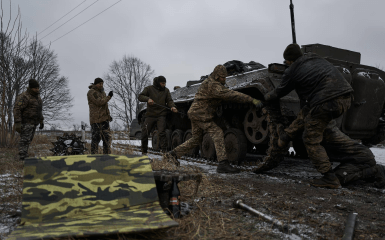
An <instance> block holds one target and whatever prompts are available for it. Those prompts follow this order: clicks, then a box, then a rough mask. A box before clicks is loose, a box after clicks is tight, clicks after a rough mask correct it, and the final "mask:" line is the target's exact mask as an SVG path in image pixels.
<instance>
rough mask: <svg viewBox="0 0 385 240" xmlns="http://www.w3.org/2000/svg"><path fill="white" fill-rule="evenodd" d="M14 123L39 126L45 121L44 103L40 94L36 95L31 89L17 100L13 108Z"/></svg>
mask: <svg viewBox="0 0 385 240" xmlns="http://www.w3.org/2000/svg"><path fill="white" fill-rule="evenodd" d="M13 116H14V122H15V123H19V122H21V123H22V124H26V123H27V124H35V125H37V124H39V123H41V122H43V121H44V117H43V101H42V100H41V98H40V94H35V93H33V92H32V90H30V89H29V88H28V89H27V91H25V92H23V93H22V94H20V95H19V96H18V97H17V98H16V102H15V107H14V108H13Z"/></svg>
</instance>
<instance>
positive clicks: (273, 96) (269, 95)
mask: <svg viewBox="0 0 385 240" xmlns="http://www.w3.org/2000/svg"><path fill="white" fill-rule="evenodd" d="M263 97H264V98H265V101H273V100H275V99H277V94H276V93H275V90H273V91H271V92H268V93H266V94H265V95H264V96H263Z"/></svg>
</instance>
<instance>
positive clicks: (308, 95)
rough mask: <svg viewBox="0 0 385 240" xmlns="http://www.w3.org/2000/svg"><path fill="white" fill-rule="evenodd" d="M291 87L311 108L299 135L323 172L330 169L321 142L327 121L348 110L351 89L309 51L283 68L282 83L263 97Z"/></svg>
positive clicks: (283, 92) (272, 96) (281, 93)
mask: <svg viewBox="0 0 385 240" xmlns="http://www.w3.org/2000/svg"><path fill="white" fill-rule="evenodd" d="M292 90H295V91H296V92H297V94H298V96H299V98H300V100H301V102H306V104H307V105H308V106H309V107H310V111H309V113H308V114H307V115H306V116H304V132H303V136H302V138H303V142H304V144H305V147H306V150H307V152H308V155H309V158H310V159H311V161H312V162H313V164H314V165H315V167H316V169H317V170H318V171H319V172H320V173H322V174H325V173H327V172H328V171H329V170H331V164H330V162H329V158H328V155H327V154H326V151H325V149H324V147H322V146H321V144H320V143H321V142H322V139H323V133H324V130H325V128H326V126H328V124H329V123H330V121H332V120H333V119H336V118H338V117H339V116H341V115H342V114H343V113H344V112H346V111H347V110H348V109H349V107H350V104H351V101H352V97H351V93H352V92H353V89H352V87H351V86H350V84H349V83H348V82H347V81H346V80H345V78H344V77H343V76H342V74H341V73H340V72H339V71H338V69H336V68H335V67H334V66H333V65H332V64H331V63H329V62H328V61H327V60H325V59H323V58H322V57H319V56H318V55H316V54H313V53H310V54H306V55H304V56H301V57H299V58H298V59H297V60H295V61H294V63H293V64H292V65H291V66H290V67H289V68H287V69H286V70H285V73H284V75H283V76H282V81H281V84H280V85H279V86H278V87H277V88H276V89H274V90H273V91H272V92H270V93H268V94H266V96H265V100H267V101H271V100H274V99H279V98H281V97H283V96H285V95H287V94H288V93H290V92H291V91H292Z"/></svg>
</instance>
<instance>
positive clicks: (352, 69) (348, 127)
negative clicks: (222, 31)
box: [138, 44, 385, 171]
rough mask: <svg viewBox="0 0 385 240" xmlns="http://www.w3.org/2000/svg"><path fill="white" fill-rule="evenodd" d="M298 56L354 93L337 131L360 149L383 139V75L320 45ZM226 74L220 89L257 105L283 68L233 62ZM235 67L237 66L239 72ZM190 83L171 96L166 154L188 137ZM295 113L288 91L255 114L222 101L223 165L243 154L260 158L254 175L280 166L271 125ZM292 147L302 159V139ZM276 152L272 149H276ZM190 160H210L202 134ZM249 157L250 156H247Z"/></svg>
mask: <svg viewBox="0 0 385 240" xmlns="http://www.w3.org/2000/svg"><path fill="white" fill-rule="evenodd" d="M302 51H303V53H304V54H306V53H309V52H312V53H316V54H318V55H320V56H322V57H324V58H325V59H327V60H328V61H329V62H331V63H332V64H333V65H334V66H336V67H337V69H338V70H339V71H340V72H341V73H342V74H343V76H344V77H345V78H346V80H347V81H348V82H349V83H350V84H351V85H352V87H353V89H354V102H353V104H352V106H351V108H350V109H349V110H348V111H347V112H346V113H345V114H344V115H343V116H341V117H340V118H339V119H338V121H337V123H338V126H339V128H340V129H341V131H342V132H344V133H345V134H347V135H349V136H350V137H351V138H353V139H359V140H361V141H362V143H363V144H366V145H374V144H378V143H380V142H381V141H383V140H385V119H383V117H384V102H385V83H384V80H383V79H385V72H384V71H382V70H380V69H378V68H375V67H371V66H366V65H362V64H361V63H360V59H361V54H360V53H358V52H353V51H349V50H345V49H339V48H335V47H331V46H326V45H322V44H310V45H303V46H302ZM225 66H226V67H227V68H228V72H229V75H230V76H228V77H227V78H226V85H227V86H228V87H229V88H230V89H232V90H235V91H239V92H242V93H245V94H247V95H250V96H251V97H253V98H256V99H260V100H262V101H263V95H264V94H266V93H267V92H269V91H271V90H273V89H274V88H275V87H277V86H278V85H279V84H280V81H281V79H282V74H283V72H284V70H285V69H286V67H287V66H286V65H283V64H278V63H273V64H269V66H268V67H267V68H266V67H264V66H263V65H261V64H258V63H255V62H250V63H249V64H243V67H242V64H240V63H239V62H237V61H232V62H228V63H226V64H225ZM239 66H241V67H239ZM202 80H204V77H203V78H202V79H201V80H199V81H190V82H188V83H187V85H186V87H182V88H178V89H176V90H175V91H174V92H172V98H173V100H174V102H175V104H176V105H177V108H178V110H179V111H180V112H181V113H182V114H177V113H171V112H170V114H169V115H168V116H167V118H168V119H167V136H168V142H169V149H173V148H174V147H176V146H178V145H179V144H181V143H183V142H184V141H186V140H188V139H189V138H191V136H192V133H191V122H190V120H189V118H188V116H187V114H186V113H187V111H188V109H189V108H190V106H191V104H192V102H193V101H194V96H195V93H196V92H197V90H198V88H199V86H200V82H201V81H202ZM299 110H300V100H299V98H298V95H297V94H296V93H295V92H294V91H292V92H291V93H290V94H288V95H287V96H285V97H283V98H281V99H280V100H279V102H277V103H275V104H270V105H266V106H265V107H264V108H263V109H261V110H256V108H254V107H253V106H251V105H248V104H238V103H232V102H224V103H223V104H222V106H220V107H219V108H218V109H217V111H216V113H217V119H216V121H217V123H218V125H219V126H220V127H221V128H222V129H223V131H224V136H225V145H226V151H227V153H228V157H229V160H230V161H232V162H233V163H234V164H240V163H241V162H242V161H243V159H245V157H246V155H247V154H249V155H250V154H260V155H261V154H264V155H265V157H264V158H263V160H262V161H261V162H260V164H259V166H260V167H259V168H258V170H257V171H265V170H268V169H271V168H273V167H275V166H277V165H278V164H279V162H280V161H282V159H283V156H284V155H285V154H286V151H287V149H280V150H279V149H278V148H276V147H274V146H276V144H277V139H278V136H277V133H276V125H277V124H278V123H282V124H284V125H286V126H287V125H289V124H290V123H291V122H292V121H293V120H294V119H295V118H296V115H297V114H298V112H299ZM145 111H146V109H143V110H142V111H141V112H140V113H139V116H138V118H139V121H140V122H143V120H144V117H143V116H144V113H145ZM292 146H293V148H294V150H295V152H296V155H297V156H303V157H306V150H305V148H304V145H303V143H302V139H296V140H294V141H293V142H292ZM153 147H154V149H158V148H159V147H158V138H157V134H156V132H155V134H153ZM277 149H278V150H277ZM190 154H191V155H198V156H200V157H204V158H206V159H215V147H214V143H213V141H212V140H211V139H210V137H209V136H208V135H207V134H206V135H204V136H203V140H202V143H201V144H200V147H199V148H197V149H194V150H193V151H192V152H191V153H190ZM249 157H250V156H249Z"/></svg>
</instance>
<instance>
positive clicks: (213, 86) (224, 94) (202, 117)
mask: <svg viewBox="0 0 385 240" xmlns="http://www.w3.org/2000/svg"><path fill="white" fill-rule="evenodd" d="M226 77H227V71H226V68H225V67H224V66H223V65H218V66H216V67H215V68H214V71H213V72H212V73H211V74H210V76H209V77H208V78H207V79H206V80H204V81H203V82H202V84H201V86H200V87H199V89H198V92H197V93H196V94H195V98H194V102H193V104H192V105H191V107H190V109H189V111H188V116H189V118H190V119H191V127H192V134H193V135H192V137H191V138H190V139H189V140H188V141H186V142H184V143H183V144H181V145H179V146H178V147H176V148H175V149H174V150H173V151H170V152H169V153H168V155H170V156H171V157H172V158H174V160H176V159H177V158H178V157H181V156H183V155H184V154H186V153H187V152H189V151H190V150H191V149H193V148H194V147H196V146H198V145H199V143H201V142H202V138H203V132H207V133H208V134H209V135H210V137H211V138H212V139H213V141H214V145H215V150H216V153H217V158H218V162H219V166H218V168H217V172H218V173H238V172H240V170H239V169H236V168H234V167H232V166H231V165H230V163H229V161H228V159H227V155H226V149H225V143H224V136H223V131H222V129H221V128H220V127H219V126H218V125H217V124H215V122H214V121H213V119H214V113H215V110H216V108H217V107H218V106H219V105H220V104H221V103H222V101H232V102H239V103H253V104H254V105H255V106H256V107H257V108H258V109H259V108H261V107H262V103H261V101H259V100H257V99H254V98H252V97H250V96H248V95H246V94H243V93H240V92H236V91H232V90H230V89H228V88H227V87H225V86H224V84H225V83H226Z"/></svg>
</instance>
